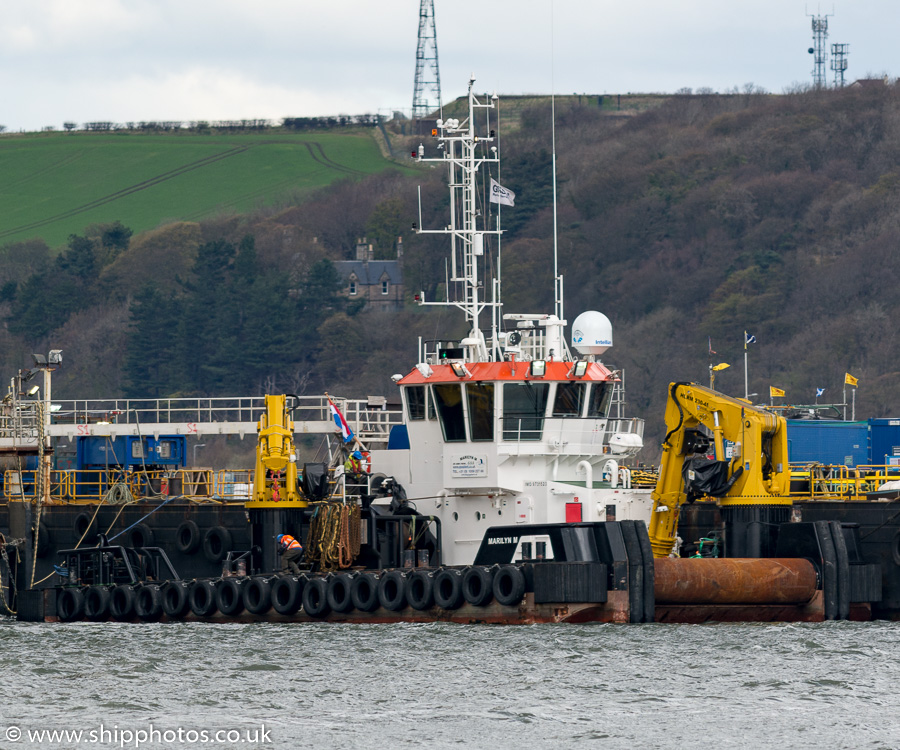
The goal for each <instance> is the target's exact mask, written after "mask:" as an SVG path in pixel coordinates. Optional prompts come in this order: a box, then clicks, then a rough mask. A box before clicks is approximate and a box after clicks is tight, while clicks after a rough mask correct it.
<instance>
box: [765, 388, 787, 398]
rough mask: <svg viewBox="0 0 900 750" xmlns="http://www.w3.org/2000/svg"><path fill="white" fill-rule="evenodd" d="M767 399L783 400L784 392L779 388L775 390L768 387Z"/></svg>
mask: <svg viewBox="0 0 900 750" xmlns="http://www.w3.org/2000/svg"><path fill="white" fill-rule="evenodd" d="M769 398H784V391H783V390H782V389H781V388H776V387H775V386H774V385H770V386H769Z"/></svg>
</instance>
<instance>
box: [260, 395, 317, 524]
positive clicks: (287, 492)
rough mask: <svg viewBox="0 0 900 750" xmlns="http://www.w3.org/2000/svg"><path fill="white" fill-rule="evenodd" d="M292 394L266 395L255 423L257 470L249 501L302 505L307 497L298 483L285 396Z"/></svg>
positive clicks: (304, 505) (289, 414) (288, 409)
mask: <svg viewBox="0 0 900 750" xmlns="http://www.w3.org/2000/svg"><path fill="white" fill-rule="evenodd" d="M289 398H291V399H293V398H295V397H294V396H284V395H274V396H269V395H267V396H266V397H265V404H266V410H265V412H263V414H262V416H260V419H259V422H258V423H257V426H256V427H257V432H258V438H257V444H256V472H255V474H254V480H253V500H252V502H251V503H248V505H256V506H257V507H259V504H262V503H264V504H266V505H268V504H270V503H277V504H278V505H279V506H283V504H286V503H290V504H292V505H294V506H295V507H301V508H305V507H306V506H307V504H308V503H307V501H306V498H305V497H304V496H303V495H302V494H301V493H300V490H299V487H298V484H297V460H296V459H297V456H296V452H295V448H294V422H293V420H292V419H291V409H290V408H288V399H289Z"/></svg>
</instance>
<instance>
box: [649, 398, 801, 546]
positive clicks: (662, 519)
mask: <svg viewBox="0 0 900 750" xmlns="http://www.w3.org/2000/svg"><path fill="white" fill-rule="evenodd" d="M665 418H666V438H665V441H664V442H663V453H662V461H661V463H660V471H659V479H658V481H657V484H656V489H655V490H654V491H653V493H652V497H653V515H652V517H651V519H650V544H651V546H652V547H653V555H654V557H667V556H668V555H669V554H670V553H671V551H672V549H673V547H674V544H675V540H676V536H677V531H678V515H679V512H680V510H681V506H682V505H684V503H686V502H693V501H694V500H695V499H696V498H698V497H704V496H706V497H713V498H716V499H717V501H718V503H719V506H720V507H721V508H722V516H723V519H724V521H725V525H726V543H731V544H732V545H733V550H737V551H739V552H744V551H745V547H746V546H748V544H747V543H745V541H746V540H743V541H742V539H741V536H742V535H744V536H745V537H746V536H749V537H751V539H750V542H749V546H750V547H753V545H754V544H755V545H756V546H757V547H761V550H760V554H757V555H738V556H759V557H764V556H766V555H765V537H766V535H767V534H768V531H767V528H772V527H776V526H777V524H778V523H783V522H786V521H787V520H788V516H789V515H790V510H789V508H790V506H791V498H790V496H789V489H790V469H789V467H788V444H787V423H786V422H785V420H784V419H783V418H782V417H780V416H778V415H777V414H774V413H772V412H769V411H765V410H763V409H759V408H756V407H754V406H753V405H752V404H751V403H750V402H749V401H745V400H743V399H737V398H732V397H731V396H726V395H724V394H722V393H718V392H716V391H714V390H712V389H711V388H704V387H703V386H700V385H697V384H696V383H671V384H670V385H669V398H668V402H667V405H666V417H665ZM729 523H731V524H732V528H731V533H730V534H729ZM729 536H730V539H729ZM733 556H735V555H734V554H731V553H729V557H733Z"/></svg>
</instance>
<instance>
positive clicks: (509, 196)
mask: <svg viewBox="0 0 900 750" xmlns="http://www.w3.org/2000/svg"><path fill="white" fill-rule="evenodd" d="M491 203H501V204H502V205H504V206H515V205H516V194H515V193H514V192H513V191H512V190H510V189H509V188H505V187H503V185H501V184H500V183H499V182H497V181H496V180H495V179H494V178H493V177H491Z"/></svg>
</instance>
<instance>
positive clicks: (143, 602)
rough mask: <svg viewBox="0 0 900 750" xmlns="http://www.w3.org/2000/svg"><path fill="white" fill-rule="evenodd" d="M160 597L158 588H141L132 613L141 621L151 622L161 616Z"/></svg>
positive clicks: (136, 595) (136, 596)
mask: <svg viewBox="0 0 900 750" xmlns="http://www.w3.org/2000/svg"><path fill="white" fill-rule="evenodd" d="M162 612H163V609H162V595H161V594H160V593H159V586H141V587H140V588H139V589H138V590H137V592H136V594H135V600H134V613H135V614H136V615H137V616H138V617H140V618H141V619H142V620H145V621H147V622H153V621H154V620H158V619H159V618H160V617H161V616H162Z"/></svg>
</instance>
